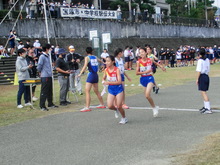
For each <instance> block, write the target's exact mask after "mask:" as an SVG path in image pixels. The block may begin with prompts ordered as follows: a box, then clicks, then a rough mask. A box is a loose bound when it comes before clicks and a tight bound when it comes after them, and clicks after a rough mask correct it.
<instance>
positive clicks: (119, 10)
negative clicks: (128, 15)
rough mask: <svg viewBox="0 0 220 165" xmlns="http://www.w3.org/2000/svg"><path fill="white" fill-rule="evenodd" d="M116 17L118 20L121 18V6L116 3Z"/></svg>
mask: <svg viewBox="0 0 220 165" xmlns="http://www.w3.org/2000/svg"><path fill="white" fill-rule="evenodd" d="M117 18H118V20H121V6H120V5H118V9H117Z"/></svg>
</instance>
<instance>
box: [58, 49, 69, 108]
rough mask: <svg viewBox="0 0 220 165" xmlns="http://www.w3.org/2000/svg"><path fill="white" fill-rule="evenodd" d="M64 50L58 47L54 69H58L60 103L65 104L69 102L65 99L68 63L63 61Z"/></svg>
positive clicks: (67, 87)
mask: <svg viewBox="0 0 220 165" xmlns="http://www.w3.org/2000/svg"><path fill="white" fill-rule="evenodd" d="M65 53H66V52H65V50H64V49H59V57H58V59H57V60H56V70H57V71H58V81H59V84H60V105H61V106H66V105H67V104H71V102H69V101H67V99H66V98H67V93H68V91H69V75H70V70H69V65H68V63H66V62H65V61H64V59H65Z"/></svg>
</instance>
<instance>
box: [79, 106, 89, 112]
mask: <svg viewBox="0 0 220 165" xmlns="http://www.w3.org/2000/svg"><path fill="white" fill-rule="evenodd" d="M89 111H91V109H89V108H87V107H85V108H83V109H81V110H80V112H89Z"/></svg>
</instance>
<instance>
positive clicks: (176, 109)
mask: <svg viewBox="0 0 220 165" xmlns="http://www.w3.org/2000/svg"><path fill="white" fill-rule="evenodd" d="M90 108H96V106H90ZM129 109H152V107H130V108H129ZM159 110H165V111H187V112H199V110H198V109H181V108H160V109H159ZM219 110H220V109H219ZM219 110H212V111H213V112H220V111H219Z"/></svg>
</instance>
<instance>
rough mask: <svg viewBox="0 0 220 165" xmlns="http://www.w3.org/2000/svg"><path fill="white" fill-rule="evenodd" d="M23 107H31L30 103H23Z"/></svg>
mask: <svg viewBox="0 0 220 165" xmlns="http://www.w3.org/2000/svg"><path fill="white" fill-rule="evenodd" d="M24 106H32V104H31V103H25V104H24Z"/></svg>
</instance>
